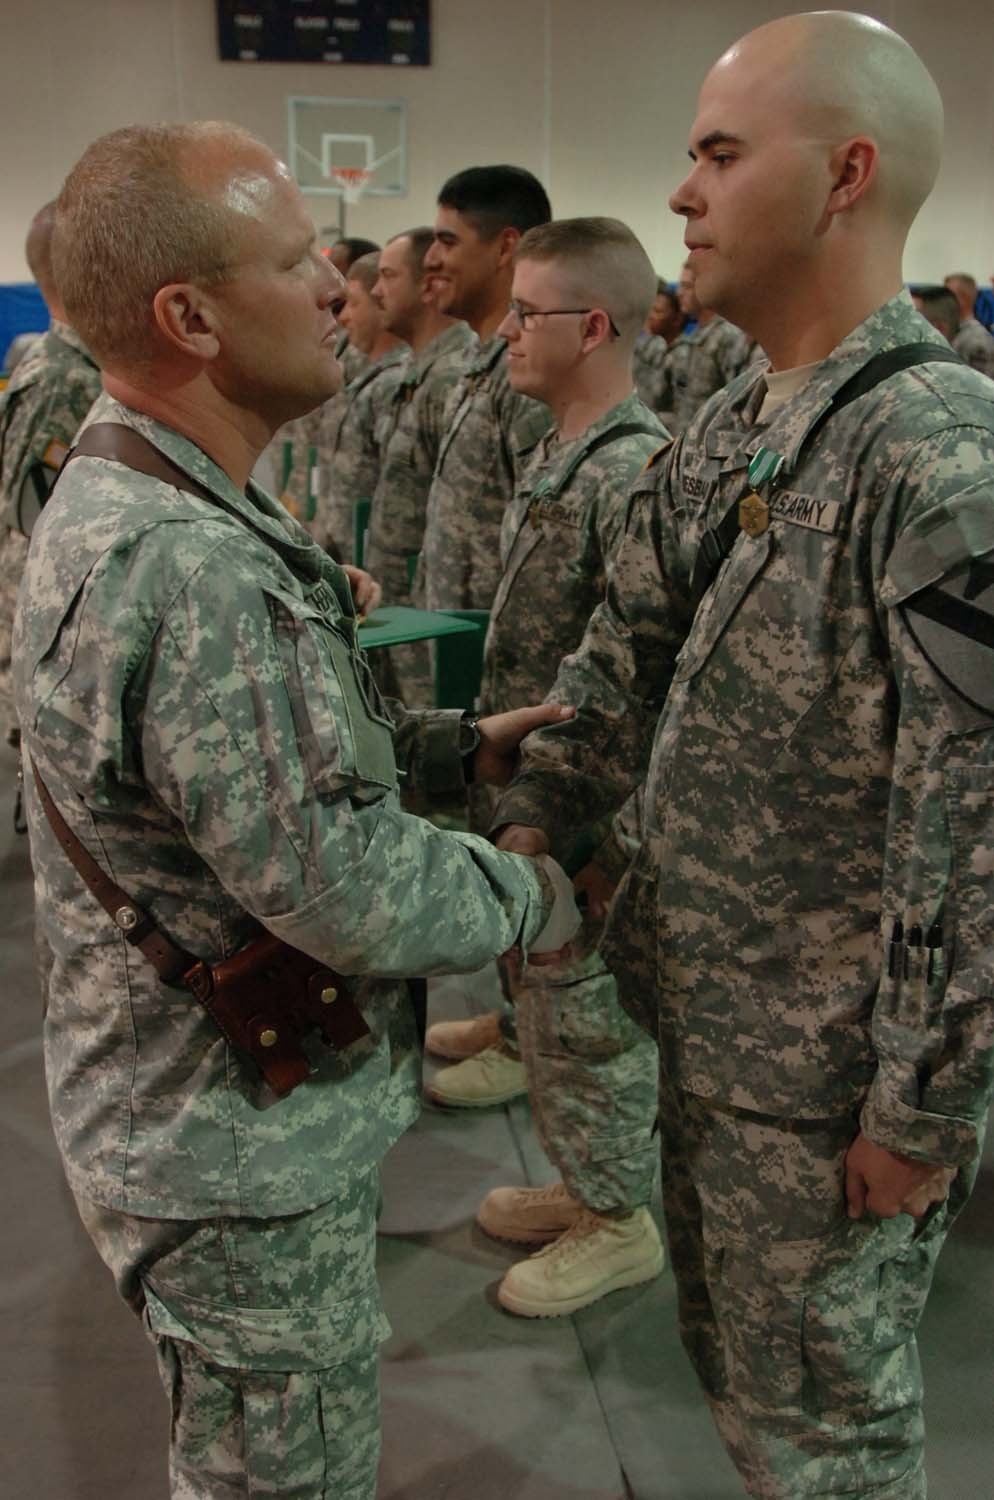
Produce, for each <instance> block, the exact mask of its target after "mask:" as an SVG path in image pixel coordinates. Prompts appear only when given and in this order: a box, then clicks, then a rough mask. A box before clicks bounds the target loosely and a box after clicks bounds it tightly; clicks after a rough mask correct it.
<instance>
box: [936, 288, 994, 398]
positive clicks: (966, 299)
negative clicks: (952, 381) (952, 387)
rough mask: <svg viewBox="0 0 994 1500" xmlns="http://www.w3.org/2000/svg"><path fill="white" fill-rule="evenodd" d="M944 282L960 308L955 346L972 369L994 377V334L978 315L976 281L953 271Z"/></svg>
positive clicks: (954, 339) (953, 343)
mask: <svg viewBox="0 0 994 1500" xmlns="http://www.w3.org/2000/svg"><path fill="white" fill-rule="evenodd" d="M945 285H946V286H947V287H948V289H949V291H950V292H951V293H952V295H953V296H954V297H955V299H956V305H957V307H958V309H959V320H958V321H959V327H958V328H957V330H956V334H955V336H954V338H953V340H952V345H953V348H954V349H955V350H956V353H957V354H958V355H959V356H960V358H961V359H965V360H966V362H967V364H968V365H971V366H972V367H973V369H975V370H979V371H980V372H981V374H982V375H989V376H991V377H992V378H994V335H992V334H991V333H990V332H989V331H988V330H987V329H986V328H985V327H984V325H983V323H981V321H980V319H979V318H978V317H977V316H976V311H975V309H976V305H977V283H976V281H975V280H974V278H973V277H972V276H968V275H967V273H966V272H965V271H954V272H953V274H952V275H951V276H947V277H946V281H945Z"/></svg>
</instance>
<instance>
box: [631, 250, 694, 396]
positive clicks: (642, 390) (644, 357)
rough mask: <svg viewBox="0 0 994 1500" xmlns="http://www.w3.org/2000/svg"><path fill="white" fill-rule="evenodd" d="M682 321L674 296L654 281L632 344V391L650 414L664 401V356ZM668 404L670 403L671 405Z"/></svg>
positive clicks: (665, 285) (659, 279) (662, 282)
mask: <svg viewBox="0 0 994 1500" xmlns="http://www.w3.org/2000/svg"><path fill="white" fill-rule="evenodd" d="M684 322H685V319H684V316H683V313H682V312H681V311H680V304H679V302H678V301H677V296H676V293H675V292H673V291H671V290H670V288H669V287H668V286H667V284H666V282H665V281H663V280H662V278H661V277H657V279H656V295H655V297H654V298H653V301H652V306H651V307H650V309H649V313H648V316H647V318H646V320H645V327H644V328H642V329H640V331H639V336H638V338H637V339H636V340H635V354H634V358H633V368H634V372H635V389H636V390H637V391H638V394H639V397H640V398H641V400H642V401H644V402H645V404H646V406H647V407H648V408H649V410H650V411H660V410H661V409H662V407H663V404H664V403H665V401H666V399H667V395H666V392H667V383H666V375H665V370H666V355H667V351H668V350H669V348H670V346H671V344H672V343H673V342H674V340H675V339H677V338H679V336H680V333H681V331H682V329H683V325H684ZM671 404H672V403H671Z"/></svg>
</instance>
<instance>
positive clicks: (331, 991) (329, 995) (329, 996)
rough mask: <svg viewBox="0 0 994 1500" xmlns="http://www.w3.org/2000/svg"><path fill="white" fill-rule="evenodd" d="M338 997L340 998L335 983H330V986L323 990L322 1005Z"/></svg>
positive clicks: (328, 1003)
mask: <svg viewBox="0 0 994 1500" xmlns="http://www.w3.org/2000/svg"><path fill="white" fill-rule="evenodd" d="M337 999H338V991H337V990H336V989H335V986H334V985H333V984H329V985H328V987H327V989H323V990H322V991H321V1004H322V1005H330V1004H331V1002H332V1001H333V1000H337Z"/></svg>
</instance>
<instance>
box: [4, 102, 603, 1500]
mask: <svg viewBox="0 0 994 1500" xmlns="http://www.w3.org/2000/svg"><path fill="white" fill-rule="evenodd" d="M55 245H56V273H57V280H58V283H59V287H60V290H61V292H62V295H63V297H64V300H65V305H66V309H67V311H68V313H69V316H70V318H71V319H72V320H73V323H74V324H75V325H76V326H78V327H79V329H80V330H81V332H82V333H83V335H84V336H85V338H86V340H87V343H88V345H89V346H90V347H91V348H92V349H93V350H94V353H95V355H96V356H97V358H99V360H100V362H101V365H102V367H103V371H104V380H105V384H106V388H107V391H108V393H109V395H110V396H111V397H112V398H113V400H112V402H111V403H110V404H109V406H108V410H107V412H106V413H105V414H104V420H102V421H101V422H98V423H95V424H91V425H90V426H88V428H87V430H86V432H85V433H84V434H83V438H82V441H81V443H80V445H79V446H78V448H77V455H76V456H75V457H74V458H73V459H72V460H71V461H70V463H69V464H68V465H67V467H66V469H65V470H64V471H63V474H62V476H61V478H60V480H59V483H58V485H57V487H56V490H55V493H54V496H53V498H52V501H51V502H50V504H49V505H48V506H47V507H46V509H45V512H44V514H43V515H42V518H41V521H40V523H39V525H38V527H37V528H36V529H35V533H34V536H33V538H32V544H31V551H30V554H29V558H28V563H27V569H26V574H25V588H24V589H23V590H22V594H21V601H20V606H19V610H18V615H17V622H16V628H15V677H16V692H17V703H18V711H19V714H20V717H21V722H22V725H23V734H24V745H25V752H26V754H25V771H26V774H25V794H26V806H27V813H28V821H29V826H30V833H31V844H32V856H33V862H34V867H35V881H36V894H37V910H38V918H39V924H40V927H41V931H42V935H43V937H44V939H45V940H46V942H47V943H48V945H49V947H50V948H51V950H52V953H53V955H54V965H53V970H52V977H51V984H50V988H49V996H50V998H49V1008H48V1012H47V1016H46V1021H45V1062H46V1074H47V1079H48V1085H49V1098H50V1104H51V1110H52V1118H53V1124H54V1127H55V1133H56V1138H57V1141H58V1144H59V1148H60V1151H61V1154H62V1159H63V1163H64V1166H65V1170H66V1174H67V1177H68V1180H69V1184H70V1187H71V1189H72V1191H73V1194H74V1196H75V1198H76V1202H77V1205H78V1207H79V1211H80V1214H81V1216H82V1218H83V1221H84V1224H85V1225H86V1228H87V1230H88V1232H89V1234H90V1236H91V1238H92V1239H93V1240H94V1242H95V1244H96V1246H97V1248H98V1250H99V1251H100V1254H101V1255H102V1257H103V1259H104V1260H105V1262H106V1263H107V1265H108V1266H109V1267H110V1269H111V1270H112V1272H113V1274H114V1276H115V1280H116V1282H117V1285H118V1288H119V1290H120V1292H121V1294H122V1295H123V1296H124V1297H125V1298H126V1300H127V1301H128V1303H129V1304H130V1305H131V1307H132V1308H133V1309H134V1311H135V1312H136V1313H137V1314H138V1315H139V1316H140V1317H141V1319H142V1322H143V1324H144V1327H145V1329H146V1331H147V1332H148V1334H149V1336H150V1338H151V1339H152V1341H153V1343H154V1345H155V1349H156V1354H157V1358H158V1363H159V1369H160V1374H161V1376H162V1379H163V1383H164V1385H165V1388H166V1391H167V1394H168V1395H169V1398H170V1402H171V1409H172V1418H171V1446H170V1468H171V1477H172V1493H173V1495H174V1496H175V1497H177V1500H190V1497H193V1496H198V1497H199V1496H208V1495H210V1496H214V1495H220V1494H222V1493H241V1494H246V1493H251V1494H253V1495H260V1496H262V1495H269V1496H276V1495H287V1494H290V1493H292V1494H294V1495H297V1496H299V1497H300V1500H321V1497H326V1496H328V1495H331V1494H333V1495H335V1496H336V1497H339V1500H372V1496H373V1494H374V1491H375V1487H376V1467H377V1455H378V1450H379V1405H378V1379H377V1351H378V1346H379V1344H380V1342H381V1341H382V1339H383V1337H384V1336H385V1333H386V1323H385V1320H384V1318H383V1315H382V1312H381V1311H380V1302H379V1295H378V1288H377V1284H376V1274H375V1225H376V1215H377V1210H378V1196H379V1186H378V1163H379V1161H380V1159H381V1158H382V1156H383V1154H384V1152H385V1151H386V1150H387V1149H388V1147H389V1146H390V1145H391V1144H392V1142H393V1141H395V1140H396V1139H397V1137H398V1136H399V1135H400V1134H401V1133H402V1132H403V1130H404V1129H405V1128H406V1127H407V1126H408V1125H409V1124H410V1123H411V1122H412V1121H413V1119H414V1118H415V1116H416V1114H417V1109H418V1099H419V1079H420V1055H419V1048H418V1045H417V1036H416V1027H415V1016H414V1013H413V1009H412V1006H411V1003H410V995H409V989H408V985H407V984H406V983H405V976H409V975H417V974H428V973H432V972H434V971H438V970H440V969H441V970H449V969H452V968H458V967H460V966H466V967H472V966H474V965H478V964H481V963H483V962H485V961H486V960H487V959H488V958H491V957H493V956H494V955H496V954H497V953H499V952H502V951H504V950H505V949H506V948H507V947H508V946H510V945H513V944H516V943H521V944H523V945H524V947H525V948H529V947H533V946H535V944H536V943H538V945H539V946H541V944H542V943H543V941H544V942H548V943H549V944H550V945H551V946H557V945H558V942H559V941H560V940H561V936H564V935H566V933H567V932H568V931H570V930H573V929H575V926H576V919H575V914H574V909H573V905H572V896H571V891H570V887H569V884H568V882H567V880H566V877H565V876H564V875H563V873H562V871H561V870H559V869H558V867H556V866H555V865H552V864H549V865H546V866H544V867H543V866H541V865H537V864H535V863H534V862H533V861H529V860H527V859H521V858H518V857H514V856H508V855H505V854H501V853H499V852H498V851H497V850H495V849H494V848H493V846H492V845H491V844H489V843H487V842H486V841H485V840H483V839H478V838H474V837H473V836H471V835H469V834H455V833H442V832H440V831H439V830H438V829H435V828H433V827H432V826H431V825H430V824H428V823H426V822H424V821H422V820H421V819H418V818H415V817H411V816H409V815H408V814H406V813H405V812H403V811H402V810H401V807H400V804H399V799H398V790H397V789H398V781H399V773H398V768H397V764H396V761H395V752H396V755H397V756H398V757H399V758H400V759H401V761H402V763H403V764H404V766H405V769H407V770H410V771H411V772H413V773H414V774H415V775H420V776H422V777H423V778H425V779H426V780H427V781H428V783H429V787H430V788H434V789H436V790H440V791H442V792H444V791H445V790H446V789H448V788H450V787H453V786H455V785H462V784H464V782H465V778H466V776H467V774H472V773H473V772H474V771H475V774H476V775H477V776H478V777H480V778H482V779H488V778H490V777H492V776H495V775H496V776H504V775H505V774H506V772H507V771H508V769H509V767H510V760H509V757H511V756H512V755H513V753H514V751H513V747H514V745H515V744H516V741H517V739H518V738H519V737H520V735H521V734H522V733H524V732H526V730H527V729H528V728H529V727H531V726H532V725H533V724H534V723H535V722H549V718H550V715H555V714H556V713H557V710H556V709H555V708H554V707H553V708H538V709H535V710H524V711H522V712H521V713H519V714H516V715H512V716H511V717H510V719H508V718H507V717H506V716H504V717H500V718H497V719H493V718H490V719H483V720H480V721H479V723H478V724H474V723H473V722H472V721H471V720H469V719H467V718H465V717H464V716H463V715H461V714H459V713H458V712H456V713H448V714H430V715H423V716H415V715H407V714H404V713H403V712H402V711H401V710H400V709H399V707H398V706H394V707H395V709H396V716H395V714H394V711H393V710H392V709H391V707H390V706H388V705H387V704H385V703H384V702H383V700H382V699H381V698H380V697H379V695H378V694H377V692H376V690H375V688H374V687H373V685H372V682H371V680H370V676H369V669H368V666H367V664H366V661H365V658H364V656H363V653H362V651H361V649H360V647H359V645H358V644H357V635H356V627H357V619H356V608H357V606H358V607H361V606H362V605H363V604H364V603H365V602H367V600H368V598H369V596H370V591H371V590H370V580H369V579H368V577H367V576H366V575H363V574H361V573H358V572H357V571H356V570H352V571H351V572H349V571H346V570H343V569H342V568H341V567H339V565H338V564H337V563H335V562H334V561H333V560H332V559H330V558H329V557H328V556H327V554H325V553H324V552H322V551H321V549H320V548H318V547H317V546H315V545H314V543H313V542H312V541H311V540H310V538H309V537H308V536H307V533H306V532H305V531H303V530H302V528H301V527H299V526H298V525H297V524H296V523H295V522H294V521H293V520H292V518H290V517H289V516H288V515H287V514H286V512H285V511H284V510H283V509H282V508H281V507H280V505H279V504H278V502H277V501H275V500H274V499H273V498H271V497H270V496H269V495H267V494H266V493H264V492H263V491H261V490H260V489H259V488H258V487H257V486H256V485H255V484H254V483H253V482H252V481H251V479H250V475H251V472H252V469H253V466H254V464H255V461H256V459H257V456H258V454H259V452H260V451H261V450H262V448H263V447H264V445H265V444H266V443H267V442H268V441H269V439H270V438H271V436H272V434H273V432H274V431H275V430H276V429H277V428H278V427H279V426H281V425H282V424H283V423H285V422H287V421H289V420H290V419H292V418H293V417H295V416H296V415H299V414H300V413H301V412H304V411H306V410H308V409H309V408H310V407H312V406H317V405H319V404H320V403H321V402H322V401H324V400H326V399H327V398H328V397H329V396H330V395H331V394H332V393H333V392H334V390H335V388H336V386H337V384H338V382H339V380H340V372H339V369H338V365H337V361H336V358H335V352H334V350H335V341H336V333H337V329H336V324H335V319H334V315H333V313H332V305H333V303H334V302H335V300H336V299H337V298H338V297H339V296H340V293H341V288H342V281H341V277H340V276H339V274H338V272H337V271H335V269H334V268H333V267H332V266H331V265H330V263H329V262H328V260H327V259H326V258H325V257H324V256H323V255H321V254H320V252H319V250H318V248H317V244H316V236H315V233H314V229H313V226H312V224H311V221H310V219H309V216H308V214H307V212H306V210H305V207H304V203H303V199H302V197H301V195H300V192H299V190H298V188H297V186H296V184H295V183H294V182H293V179H292V177H291V176H290V174H289V172H288V171H287V169H286V167H285V166H284V165H283V164H282V163H280V162H278V161H277V160H276V159H275V157H273V155H272V153H271V152H270V151H269V150H268V149H267V148H266V147H264V146H263V145H262V144H261V142H259V141H257V140H256V139H255V138H254V137H252V136H250V135H248V134H247V133H246V132H245V131H243V130H240V129H239V128H238V127H236V126H233V125H225V124H218V123H210V124H199V125H161V126H134V127H130V128H127V129H124V130H118V131H115V132H113V133H112V134H110V135H109V136H104V137H102V138H101V139H100V140H98V141H96V142H94V143H93V144H92V145H91V146H90V147H89V148H88V149H87V151H86V152H85V154H84V155H83V157H82V158H81V160H80V162H79V163H78V164H77V166H76V167H75V168H74V169H73V171H72V173H71V174H70V176H69V178H68V179H67V181H66V184H65V186H64V187H63V190H62V193H61V195H60V198H59V205H58V215H57V227H56V239H55ZM353 592H354V597H353ZM550 924H551V926H550ZM557 928H559V929H560V931H559V932H558V933H557V931H556V929H557ZM543 934H544V936H543Z"/></svg>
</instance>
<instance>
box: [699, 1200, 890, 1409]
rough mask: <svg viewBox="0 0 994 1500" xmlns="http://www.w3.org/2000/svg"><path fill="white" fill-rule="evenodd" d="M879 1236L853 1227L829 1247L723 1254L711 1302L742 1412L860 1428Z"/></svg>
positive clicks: (797, 1244) (804, 1243) (844, 1227)
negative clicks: (856, 1421)
mask: <svg viewBox="0 0 994 1500" xmlns="http://www.w3.org/2000/svg"><path fill="white" fill-rule="evenodd" d="M875 1235H876V1231H875V1230H874V1229H873V1228H872V1226H870V1225H867V1224H865V1223H863V1222H862V1221H860V1222H854V1221H852V1220H849V1219H845V1220H843V1221H841V1223H840V1224H839V1225H838V1226H837V1228H836V1229H834V1230H833V1231H832V1233H830V1234H828V1235H826V1236H824V1237H823V1238H820V1239H813V1240H812V1239H808V1240H790V1241H784V1242H782V1243H774V1244H767V1245H766V1246H763V1247H760V1246H757V1245H754V1244H753V1245H748V1246H743V1247H738V1246H727V1247H726V1248H725V1249H724V1252H723V1253H722V1255H721V1257H720V1267H719V1271H718V1275H717V1278H716V1282H715V1285H714V1286H713V1287H712V1298H713V1300H714V1304H715V1310H716V1312H717V1315H718V1321H719V1323H720V1325H721V1331H722V1339H723V1344H724V1348H725V1363H726V1373H727V1376H728V1379H729V1382H730V1385H731V1387H732V1390H733V1391H734V1394H735V1398H736V1400H737V1401H738V1402H739V1403H740V1404H741V1406H742V1409H743V1411H746V1412H749V1411H752V1412H755V1413H757V1414H759V1413H761V1412H771V1411H776V1412H780V1413H783V1414H790V1413H794V1414H800V1413H802V1412H804V1413H808V1414H817V1415H818V1416H819V1417H820V1418H823V1419H825V1418H827V1419H828V1420H832V1419H833V1413H834V1414H835V1420H843V1421H851V1420H852V1415H851V1414H852V1408H853V1404H854V1403H857V1404H860V1405H861V1404H862V1403H863V1401H864V1399H865V1393H866V1391H867V1390H868V1386H869V1380H870V1375H871V1368H872V1362H873V1341H874V1329H875V1327H876V1318H877V1304H878V1288H879V1257H878V1256H877V1255H876V1254H874V1253H872V1251H871V1249H870V1246H871V1242H872V1241H873V1239H874V1238H875Z"/></svg>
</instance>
